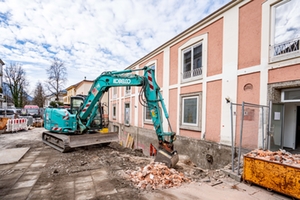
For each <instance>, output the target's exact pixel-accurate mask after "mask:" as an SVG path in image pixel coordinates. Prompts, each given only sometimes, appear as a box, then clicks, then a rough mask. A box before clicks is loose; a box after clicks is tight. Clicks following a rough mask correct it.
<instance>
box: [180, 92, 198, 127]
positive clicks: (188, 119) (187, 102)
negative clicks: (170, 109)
mask: <svg viewBox="0 0 300 200" xmlns="http://www.w3.org/2000/svg"><path fill="white" fill-rule="evenodd" d="M182 101H183V105H182V107H183V118H182V124H187V125H197V121H198V120H197V118H198V115H197V108H198V97H186V98H183V99H182Z"/></svg>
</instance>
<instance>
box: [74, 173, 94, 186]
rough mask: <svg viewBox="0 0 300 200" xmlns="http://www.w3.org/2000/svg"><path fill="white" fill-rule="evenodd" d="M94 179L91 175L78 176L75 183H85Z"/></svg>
mask: <svg viewBox="0 0 300 200" xmlns="http://www.w3.org/2000/svg"><path fill="white" fill-rule="evenodd" d="M91 181H93V179H92V177H91V176H90V175H89V176H80V177H78V178H76V179H75V183H76V184H77V183H85V182H91Z"/></svg>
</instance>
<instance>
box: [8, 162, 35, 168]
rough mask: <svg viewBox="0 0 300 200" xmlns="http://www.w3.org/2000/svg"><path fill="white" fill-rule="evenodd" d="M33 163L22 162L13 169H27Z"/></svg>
mask: <svg viewBox="0 0 300 200" xmlns="http://www.w3.org/2000/svg"><path fill="white" fill-rule="evenodd" d="M31 163H32V162H21V163H17V164H16V165H15V166H14V167H12V169H14V170H16V169H26V168H28V167H29V166H30V165H31Z"/></svg>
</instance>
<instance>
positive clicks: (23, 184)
mask: <svg viewBox="0 0 300 200" xmlns="http://www.w3.org/2000/svg"><path fill="white" fill-rule="evenodd" d="M35 182H36V180H29V181H22V182H17V183H16V184H15V185H14V186H13V189H19V188H28V187H32V186H33V185H34V184H35Z"/></svg>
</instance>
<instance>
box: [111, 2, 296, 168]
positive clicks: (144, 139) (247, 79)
mask: <svg viewBox="0 0 300 200" xmlns="http://www.w3.org/2000/svg"><path fill="white" fill-rule="evenodd" d="M297 9H298V10H300V3H299V1H297V0H290V1H285V0H283V1H282V0H232V1H231V2H229V3H228V4H227V5H225V6H223V7H222V8H220V9H219V10H217V11H216V12H214V13H212V14H211V15H209V16H208V17H206V18H204V19H203V20H201V21H199V22H198V23H196V24H195V25H193V26H192V27H190V28H189V29H187V30H185V31H184V32H182V33H181V34H179V35H177V36H176V37H174V38H173V39H171V40H170V41H167V42H166V43H164V44H163V45H161V46H160V47H158V48H157V49H155V50H154V51H152V52H150V53H149V54H148V55H146V56H145V57H142V58H140V59H139V60H138V61H137V62H135V63H132V64H131V65H130V66H129V67H127V68H126V69H138V68H143V67H144V66H145V65H146V66H152V67H153V68H155V74H156V80H157V82H158V85H159V86H160V87H161V92H162V95H163V98H164V100H165V104H166V106H167V109H168V112H169V115H170V123H171V126H172V129H173V131H175V132H176V134H177V135H178V138H179V142H178V144H176V141H175V147H177V148H178V149H180V150H181V151H183V152H184V154H187V155H191V153H190V152H189V151H193V154H192V160H193V161H194V162H195V163H197V164H199V165H201V166H204V167H208V164H205V163H203V162H202V161H203V159H201V157H205V155H207V154H209V155H213V156H214V157H215V158H217V159H218V157H222V158H223V159H225V160H226V161H224V162H223V164H225V163H226V162H227V161H228V160H230V147H231V144H232V136H231V134H232V123H233V124H234V127H236V125H237V124H238V123H239V122H238V119H235V121H234V122H232V120H231V117H230V116H231V108H230V105H231V104H230V103H229V102H231V103H236V104H241V103H242V102H248V103H252V104H258V105H266V106H270V105H271V106H270V108H269V110H268V111H269V116H270V117H269V118H268V119H269V120H268V121H267V122H265V124H264V125H263V126H261V128H255V130H254V131H255V134H252V133H249V131H245V134H246V135H245V138H248V139H246V140H245V141H244V143H245V146H247V144H249V145H248V146H249V147H251V148H252V147H257V148H260V147H261V144H262V141H261V140H263V139H261V140H260V139H259V138H261V130H259V129H266V130H265V131H266V132H265V139H266V140H270V137H269V138H268V133H269V132H268V131H269V130H271V132H272V134H273V135H272V134H271V133H269V134H271V135H272V137H273V138H272V141H273V143H274V140H275V146H276V145H277V146H278V148H282V147H286V148H291V149H297V148H299V149H300V51H299V39H300V26H299V25H298V24H299V18H300V15H299V14H298V13H299V12H297V11H295V10H297ZM287 13H289V15H288V16H287ZM297 18H298V21H295V19H297ZM282 20H286V22H289V23H285V24H290V26H289V25H286V26H284V23H283V22H282ZM291 30H292V31H291ZM141 75H142V74H141ZM139 91H140V88H138V87H135V88H129V87H127V88H112V89H110V98H109V99H110V103H109V106H110V109H109V110H110V111H109V113H110V121H111V122H112V123H111V125H112V126H113V127H114V128H117V129H118V130H119V133H120V139H121V140H122V141H123V142H125V141H126V138H127V135H128V134H130V135H132V137H134V148H141V149H143V150H144V152H145V154H147V153H148V151H149V144H150V143H153V144H155V142H156V141H155V139H156V138H155V137H156V136H155V133H154V131H153V126H152V123H151V118H150V117H149V113H148V112H147V110H146V109H145V108H144V107H143V106H141V105H140V104H139V101H138V94H139ZM270 102H271V103H270ZM260 114H261V113H260ZM265 114H266V113H265ZM266 115H267V114H266ZM257 123H259V122H257ZM270 127H271V128H270ZM164 129H165V130H167V129H168V123H167V121H166V120H165V121H164ZM247 134H249V135H248V136H247ZM235 137H236V138H235V140H238V137H237V136H235ZM263 142H266V141H263ZM203 146H205V148H203ZM210 147H211V148H210ZM189 148H190V149H189ZM205 149H206V150H205ZM220 151H224V152H227V153H226V155H228V159H226V158H225V157H226V156H221V154H222V153H220ZM218 166H220V165H219V164H217V165H215V167H218Z"/></svg>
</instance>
